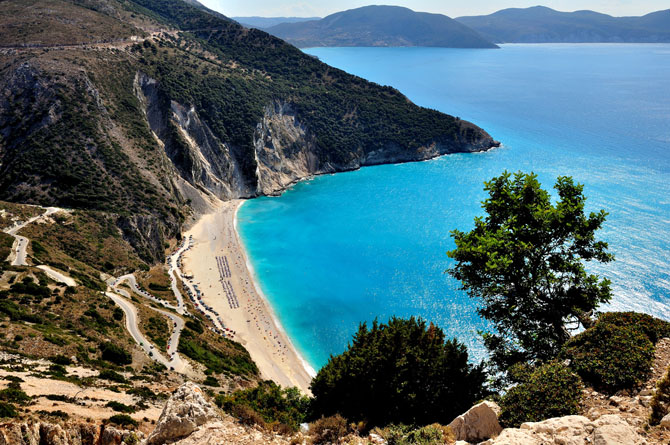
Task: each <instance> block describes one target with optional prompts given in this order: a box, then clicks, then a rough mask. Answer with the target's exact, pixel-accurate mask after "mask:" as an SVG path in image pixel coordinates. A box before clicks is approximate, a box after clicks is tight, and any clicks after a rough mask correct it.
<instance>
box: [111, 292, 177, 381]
mask: <svg viewBox="0 0 670 445" xmlns="http://www.w3.org/2000/svg"><path fill="white" fill-rule="evenodd" d="M105 295H107V296H108V297H109V298H111V299H112V301H114V303H116V305H117V306H119V307H120V308H121V310H123V312H124V313H125V314H126V329H127V330H128V332H129V333H130V336H131V337H133V340H135V342H136V343H137V344H138V345H139V346H140V347H141V348H142V349H144V352H146V353H147V355H149V357H151V358H152V359H153V360H155V361H157V362H159V363H161V364H163V365H164V366H165V367H167V368H170V366H172V365H170V361H169V360H168V359H166V358H165V357H163V355H162V354H161V353H160V352H158V350H157V349H156V348H155V347H154V346H153V345H152V344H151V343H150V342H149V341H148V340H147V339H146V338H144V336H143V335H142V333H141V332H140V330H139V328H138V327H137V309H135V306H134V305H133V304H132V303H130V302H129V301H127V300H126V299H125V298H123V297H121V296H120V295H117V294H115V293H113V292H105Z"/></svg>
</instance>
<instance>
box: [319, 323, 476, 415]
mask: <svg viewBox="0 0 670 445" xmlns="http://www.w3.org/2000/svg"><path fill="white" fill-rule="evenodd" d="M485 379H486V374H485V372H484V370H483V368H482V366H481V365H480V366H473V365H471V364H469V363H468V353H467V349H466V347H465V346H464V345H462V344H460V343H459V342H458V341H456V340H455V339H454V340H445V336H444V333H443V331H442V330H441V329H440V328H438V327H436V326H434V325H432V324H431V325H426V323H425V322H424V321H423V320H420V319H418V320H417V319H415V318H410V319H409V320H403V319H399V318H391V319H390V320H389V322H388V323H386V324H383V323H379V322H377V321H374V322H373V323H372V326H371V328H368V327H367V325H366V324H365V323H364V324H362V325H361V326H360V328H359V330H358V332H357V333H356V334H355V335H354V338H353V341H352V343H351V344H350V345H349V347H348V348H347V350H346V351H345V352H344V353H342V354H340V355H338V356H332V357H331V358H330V359H329V360H328V363H327V364H326V366H324V367H323V368H322V369H321V370H320V371H319V373H318V374H317V376H316V377H315V378H314V379H313V380H312V384H311V386H310V388H311V390H312V393H313V394H314V401H313V409H314V414H315V415H317V416H320V415H324V416H329V415H333V414H336V413H339V414H342V415H343V416H345V417H347V418H348V419H350V420H354V421H361V420H365V421H367V422H368V424H369V425H370V426H381V425H387V424H389V423H406V424H421V425H426V424H430V423H433V422H442V423H446V422H449V421H451V420H452V419H453V418H454V417H455V416H457V415H459V414H461V413H462V412H464V411H465V410H467V409H468V408H470V406H471V405H472V404H473V402H475V401H476V400H479V399H481V398H482V397H483V396H484V395H485V393H486V392H485V390H484V388H483V384H484V381H485ZM445 400H449V403H444V401H445Z"/></svg>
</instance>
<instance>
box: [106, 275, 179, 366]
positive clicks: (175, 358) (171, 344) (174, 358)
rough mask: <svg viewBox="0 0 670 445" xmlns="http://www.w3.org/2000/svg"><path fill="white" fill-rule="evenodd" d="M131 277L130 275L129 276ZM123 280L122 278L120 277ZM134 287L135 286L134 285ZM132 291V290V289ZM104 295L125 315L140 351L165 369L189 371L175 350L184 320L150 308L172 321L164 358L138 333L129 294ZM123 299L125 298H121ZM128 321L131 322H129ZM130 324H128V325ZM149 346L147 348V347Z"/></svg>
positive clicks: (116, 282) (116, 283) (120, 292)
mask: <svg viewBox="0 0 670 445" xmlns="http://www.w3.org/2000/svg"><path fill="white" fill-rule="evenodd" d="M131 276H132V275H131ZM122 278H123V277H122ZM122 281H125V280H121V278H118V279H117V280H115V281H114V284H113V286H117V285H118V284H119V283H120V282H122ZM132 282H135V277H134V276H132ZM135 287H136V285H135ZM133 290H134V288H133ZM135 293H137V294H138V295H140V296H144V294H143V293H139V292H135ZM105 295H107V296H108V297H109V298H111V299H112V300H114V302H115V303H116V304H117V305H118V306H119V307H120V308H121V309H122V310H123V312H125V314H126V328H128V332H130V335H131V336H132V337H133V339H134V340H135V341H136V342H137V344H139V345H140V346H141V347H142V349H144V350H145V351H146V352H147V354H148V353H149V352H153V355H151V357H152V358H154V359H155V360H156V361H158V362H160V363H162V364H163V365H165V366H166V367H167V368H172V369H173V370H174V371H177V372H180V373H182V374H184V373H186V372H187V371H188V370H190V366H189V364H188V362H186V361H185V360H183V359H182V358H181V356H180V355H179V354H178V353H177V350H178V348H179V339H180V337H181V331H182V330H183V329H184V320H183V319H182V318H181V317H178V316H177V315H175V314H173V313H170V312H167V311H164V310H161V309H157V308H155V307H150V306H149V308H150V309H152V310H154V311H156V312H159V313H161V314H163V315H165V316H166V317H168V318H169V319H170V321H172V326H173V328H172V335H171V336H170V339H169V340H168V345H167V352H168V355H169V357H168V358H165V357H164V356H163V355H162V354H160V353H159V352H158V351H157V350H156V348H154V347H153V345H152V344H151V343H150V342H149V341H148V340H147V339H146V338H144V336H143V335H142V334H141V333H140V330H139V328H138V325H137V321H138V320H137V319H138V317H137V310H136V308H135V305H134V304H132V303H131V302H130V301H128V300H126V298H127V299H130V298H131V297H130V294H128V292H126V291H125V290H123V289H113V292H109V291H108V292H107V293H106V294H105ZM122 296H123V297H125V298H122ZM131 319H132V320H131ZM129 320H131V321H130V322H129ZM129 323H130V324H129ZM147 345H149V346H147Z"/></svg>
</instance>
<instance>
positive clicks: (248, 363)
mask: <svg viewBox="0 0 670 445" xmlns="http://www.w3.org/2000/svg"><path fill="white" fill-rule="evenodd" d="M218 343H219V344H218V345H217V344H209V343H207V342H205V341H203V338H202V337H201V336H196V335H194V334H192V333H191V332H190V331H189V330H186V329H185V330H184V331H182V335H181V339H180V341H179V348H178V350H179V352H180V353H182V354H184V355H185V356H187V357H189V358H191V359H193V360H195V361H197V362H199V363H202V364H203V365H205V367H206V368H207V369H208V370H209V371H210V372H213V373H216V374H221V373H228V374H232V375H239V376H246V377H251V376H255V375H256V374H258V368H257V367H256V364H255V363H254V362H253V360H252V359H251V356H249V352H247V350H246V349H244V347H243V346H242V345H240V344H239V343H236V342H233V341H230V340H227V339H223V340H222V341H219V342H218Z"/></svg>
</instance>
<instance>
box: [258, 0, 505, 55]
mask: <svg viewBox="0 0 670 445" xmlns="http://www.w3.org/2000/svg"><path fill="white" fill-rule="evenodd" d="M265 31H267V32H269V33H270V34H273V35H275V36H277V37H280V38H282V39H284V40H286V41H287V42H289V43H292V44H294V45H296V46H298V47H302V48H305V47H314V46H439V47H448V48H496V45H494V44H493V43H491V42H490V41H488V40H486V39H485V38H483V37H482V36H481V35H479V34H478V33H477V32H475V31H473V30H472V29H470V28H468V27H467V26H464V25H462V24H460V23H458V22H457V21H455V20H453V19H450V18H449V17H447V16H445V15H440V14H428V13H423V12H414V11H412V10H411V9H407V8H402V7H397V6H366V7H363V8H358V9H352V10H349V11H343V12H338V13H336V14H332V15H329V16H328V17H326V18H324V19H321V20H313V21H308V22H302V23H283V24H280V25H276V26H273V27H271V28H267V29H265Z"/></svg>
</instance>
